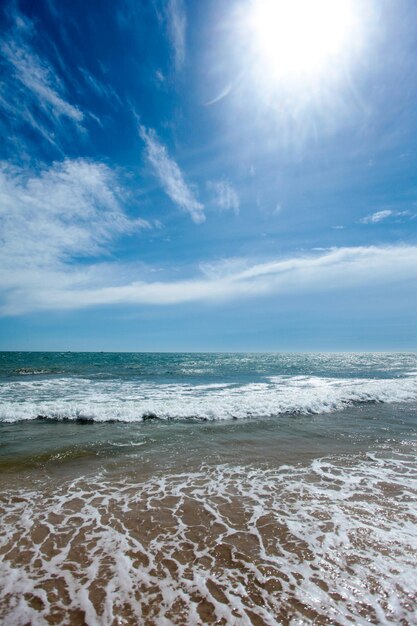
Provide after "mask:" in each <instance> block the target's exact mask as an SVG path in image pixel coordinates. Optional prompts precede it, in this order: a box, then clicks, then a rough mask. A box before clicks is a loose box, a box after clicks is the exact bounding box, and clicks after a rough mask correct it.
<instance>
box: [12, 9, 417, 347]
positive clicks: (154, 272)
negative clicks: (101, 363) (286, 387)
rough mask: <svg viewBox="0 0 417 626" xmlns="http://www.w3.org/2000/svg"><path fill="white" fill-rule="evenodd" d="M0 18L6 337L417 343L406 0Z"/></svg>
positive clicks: (147, 343)
mask: <svg viewBox="0 0 417 626" xmlns="http://www.w3.org/2000/svg"><path fill="white" fill-rule="evenodd" d="M289 7H292V8H289ZM0 30H1V38H0V73H1V85H0V132H1V137H2V141H1V144H0V152H1V154H0V349H3V350H111V351H117V350H123V351H142V350H143V351H153V350H154V351H210V350H221V351H292V350H294V351H304V350H305V351H312V350H323V351H339V350H342V351H354V350H364V351H367V350H382V351H383V350H401V351H408V350H410V351H411V350H417V324H416V311H417V289H416V287H417V237H416V235H417V228H416V227H417V171H416V162H417V133H416V131H417V108H416V106H415V103H416V102H417V66H416V63H415V59H416V55H417V3H416V2H415V0H337V2H336V1H332V2H329V0H294V2H292V3H291V4H290V3H288V2H285V1H284V0H230V2H224V1H221V0H205V1H204V2H202V1H201V0H142V1H141V0H91V1H90V2H85V1H84V0H82V1H81V0H72V1H71V2H58V0H37V1H36V2H32V1H23V0H21V1H20V2H19V1H18V0H13V1H8V0H5V1H3V2H2V3H1V8H0Z"/></svg>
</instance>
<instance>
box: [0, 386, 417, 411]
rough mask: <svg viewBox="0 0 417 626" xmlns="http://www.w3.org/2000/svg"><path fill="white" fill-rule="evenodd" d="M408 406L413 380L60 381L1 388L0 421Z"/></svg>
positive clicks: (414, 394) (414, 393)
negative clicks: (246, 382) (237, 382)
mask: <svg viewBox="0 0 417 626" xmlns="http://www.w3.org/2000/svg"><path fill="white" fill-rule="evenodd" d="M413 401H417V376H415V375H413V376H406V377H403V378H390V379H357V378H356V379H347V378H344V379H336V378H320V377H314V376H293V377H290V376H275V377H270V378H268V379H266V380H265V382H257V383H248V384H239V385H238V384H232V383H224V384H220V383H211V384H210V383H209V384H204V385H190V384H183V383H177V384H174V383H171V384H156V383H139V382H134V381H120V380H112V381H97V380H94V381H92V380H88V379H74V378H60V379H56V380H52V379H51V380H37V381H18V382H10V383H7V384H4V385H3V388H2V393H1V404H0V420H1V421H3V422H17V421H22V420H35V419H40V420H62V421H65V420H67V421H74V422H82V423H88V422H111V421H118V422H140V421H146V420H152V419H160V420H174V419H180V420H187V419H194V420H205V421H206V420H224V419H245V418H256V417H273V416H279V415H283V414H304V415H309V414H319V413H331V412H333V411H340V410H343V409H345V408H346V407H349V406H353V405H357V404H363V403H379V402H381V403H397V402H413Z"/></svg>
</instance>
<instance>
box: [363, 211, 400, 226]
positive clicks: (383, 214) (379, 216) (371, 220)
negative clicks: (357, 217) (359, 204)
mask: <svg viewBox="0 0 417 626" xmlns="http://www.w3.org/2000/svg"><path fill="white" fill-rule="evenodd" d="M391 215H393V211H390V210H389V209H386V210H385V211H376V213H372V214H371V215H367V216H366V217H363V218H362V219H361V222H362V224H376V223H377V222H382V220H385V219H387V217H390V216H391Z"/></svg>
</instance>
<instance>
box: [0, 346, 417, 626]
mask: <svg viewBox="0 0 417 626" xmlns="http://www.w3.org/2000/svg"><path fill="white" fill-rule="evenodd" d="M0 362H1V367H0V371H1V376H2V380H1V400H2V401H1V406H0V411H1V419H2V421H1V423H0V515H1V519H2V525H1V530H0V619H1V620H2V623H4V624H6V625H10V626H11V625H13V626H14V625H19V624H21V625H22V626H23V625H25V624H88V625H93V624H97V625H100V626H101V625H103V626H104V625H106V626H107V625H109V626H110V625H113V624H132V625H133V624H158V625H159V624H203V623H207V624H227V625H229V624H230V625H232V624H233V625H235V624H236V625H240V624H293V625H296V624H369V623H377V624H415V623H417V609H416V607H417V598H416V585H415V575H414V573H415V563H416V561H417V497H416V496H417V463H416V456H415V452H416V441H417V419H416V418H417V403H416V394H417V382H416V374H415V372H416V369H417V367H416V364H417V359H416V356H415V355H410V354H406V355H375V354H373V355H331V356H329V355H259V356H257V355H172V356H170V355H89V356H88V355H74V354H70V355H59V354H53V355H42V354H37V355H34V354H29V355H26V357H25V355H24V354H23V353H21V354H19V355H16V354H13V355H10V354H9V355H7V354H5V353H3V355H2V358H1V359H0ZM48 368H49V369H48ZM303 368H304V369H303ZM45 370H48V372H46V371H45ZM52 370H53V371H52ZM180 370H181V371H180ZM197 370H198V372H197ZM35 372H38V373H35ZM132 372H133V373H132ZM151 404H152V407H153V408H152V410H151V409H150V406H151ZM176 407H177V408H176ZM190 407H192V408H193V411H191V409H190ZM87 409H88V410H87ZM38 415H41V416H42V418H41V419H39V418H37V416H38ZM144 416H145V417H146V418H147V419H145V420H143V417H144Z"/></svg>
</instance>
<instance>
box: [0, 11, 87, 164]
mask: <svg viewBox="0 0 417 626" xmlns="http://www.w3.org/2000/svg"><path fill="white" fill-rule="evenodd" d="M33 32H34V26H33V24H32V22H31V21H30V20H28V19H27V18H23V17H21V16H20V14H18V13H16V14H15V15H14V28H13V29H12V30H11V31H10V33H9V34H8V35H7V36H6V37H4V38H3V40H2V43H1V44H0V56H1V57H2V61H3V63H4V65H5V68H6V71H5V72H4V78H3V82H2V84H1V85H0V109H3V112H5V113H6V115H7V120H8V121H7V125H6V124H5V123H3V125H2V126H3V128H1V132H2V134H3V136H4V137H6V138H7V140H8V141H9V142H12V143H14V144H15V145H17V146H18V147H19V148H20V151H21V152H22V153H24V151H25V150H24V146H25V143H26V141H27V138H26V139H22V138H20V139H19V138H18V134H17V133H16V131H15V132H11V127H12V126H14V127H15V128H16V127H17V128H18V127H19V126H20V125H21V124H22V123H23V124H28V125H29V126H31V127H32V129H34V130H35V131H37V132H38V133H39V134H40V135H41V136H42V137H43V138H44V139H45V140H46V141H47V142H49V143H50V144H52V145H54V146H55V147H56V148H59V135H58V132H57V131H59V130H60V128H61V126H62V124H63V123H64V122H66V123H70V124H72V125H73V126H75V127H76V128H77V129H79V130H81V131H84V128H83V126H82V122H83V120H84V117H85V116H84V113H83V111H82V110H81V109H80V108H79V107H78V106H76V105H75V104H72V103H71V102H70V101H69V98H68V94H67V91H66V88H65V85H64V83H63V82H62V81H61V80H60V79H59V77H58V75H57V73H56V72H55V70H54V68H53V66H52V65H51V63H50V62H49V61H48V60H47V59H46V58H44V57H41V56H40V55H39V54H38V53H37V52H36V51H35V50H34V49H33V47H32V45H31V43H30V42H31V37H32V35H33Z"/></svg>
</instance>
